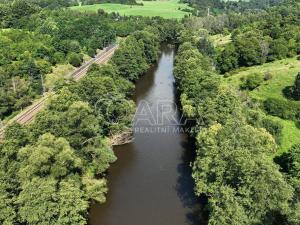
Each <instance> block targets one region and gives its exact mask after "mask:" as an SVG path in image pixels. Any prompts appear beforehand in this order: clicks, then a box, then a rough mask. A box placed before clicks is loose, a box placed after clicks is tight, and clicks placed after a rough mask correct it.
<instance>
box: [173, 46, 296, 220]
mask: <svg viewBox="0 0 300 225" xmlns="http://www.w3.org/2000/svg"><path fill="white" fill-rule="evenodd" d="M250 52H251V51H250ZM175 61H176V64H175V69H174V73H175V76H176V79H177V82H178V84H179V89H180V91H181V92H182V93H181V104H182V108H183V113H184V115H185V116H186V117H187V118H188V119H189V120H191V119H192V120H193V122H191V123H190V124H189V125H191V126H192V128H196V129H192V135H195V137H196V145H197V146H196V153H197V155H196V159H195V161H194V162H193V178H194V180H195V183H196V187H195V192H196V194H197V195H198V196H203V195H204V196H207V197H208V209H209V212H210V214H209V215H210V216H209V221H208V224H214V225H218V224H220V225H223V224H228V225H229V224H236V225H240V224H245V225H251V224H271V221H276V220H278V218H285V217H291V214H290V202H291V200H292V198H293V194H294V189H293V188H292V187H291V185H290V184H288V183H287V182H286V179H285V177H284V176H283V175H282V174H281V173H280V171H279V168H278V167H277V166H276V165H275V164H274V163H273V162H272V161H270V159H269V158H270V157H271V156H272V155H273V154H274V153H275V151H276V149H277V145H276V142H275V140H274V138H276V139H277V142H280V139H279V136H280V135H281V130H282V127H281V126H280V125H279V124H278V123H276V122H274V121H271V120H269V119H268V118H265V117H262V116H261V115H260V114H258V113H252V112H250V111H248V109H247V108H245V106H243V105H242V104H241V101H240V97H239V96H238V95H237V94H236V93H234V91H230V90H229V89H228V88H225V87H223V86H221V83H220V81H219V80H218V77H220V76H218V75H216V74H214V73H213V72H208V71H206V72H204V70H207V69H208V70H211V69H210V67H208V66H207V64H206V63H205V62H206V61H207V59H205V58H204V57H203V56H201V54H200V53H199V52H198V51H196V50H195V47H193V46H192V45H191V44H189V43H184V44H182V45H181V46H180V47H179V50H178V55H177V57H176V60H175ZM204 65H206V66H204ZM251 79H252V78H251ZM262 79H263V78H262V77H261V78H260V82H262ZM255 82H256V77H255V79H254V81H252V80H250V81H249V82H248V83H249V84H252V83H255ZM250 86H251V85H250ZM247 122H248V123H250V124H251V125H252V126H251V125H249V124H248V123H247ZM199 128H200V129H199ZM268 131H269V132H270V133H271V134H272V135H273V136H272V135H271V134H270V133H269V132H268ZM273 137H274V138H273ZM265 196H268V197H267V198H266V197H265Z"/></svg>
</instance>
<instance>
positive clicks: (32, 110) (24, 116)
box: [0, 44, 118, 139]
mask: <svg viewBox="0 0 300 225" xmlns="http://www.w3.org/2000/svg"><path fill="white" fill-rule="evenodd" d="M117 48H118V45H117V44H114V45H111V46H109V47H107V48H105V49H104V50H103V51H102V52H100V53H99V54H98V55H97V56H95V58H93V59H90V60H89V61H87V62H86V63H85V64H84V65H82V66H81V67H79V68H78V69H76V70H75V71H74V72H72V73H71V74H70V77H71V78H72V79H74V80H75V81H78V80H80V79H81V78H82V77H84V76H85V75H86V73H87V71H88V69H89V67H90V66H91V65H92V64H94V63H96V64H104V63H106V62H107V61H108V60H109V59H110V58H111V57H112V55H113V54H114V52H115V50H116V49H117ZM54 94H55V93H48V94H47V95H46V96H44V97H43V98H41V99H40V100H39V101H37V102H36V103H34V104H33V105H31V106H30V107H29V108H27V109H26V110H24V111H23V112H21V113H20V114H18V115H17V116H16V117H14V118H13V119H12V120H10V121H9V122H8V123H7V124H6V126H7V125H9V124H11V123H13V122H17V123H19V124H28V123H30V122H31V121H32V120H33V119H34V117H35V116H36V114H37V113H38V112H39V111H41V110H42V109H43V107H44V106H45V104H46V102H47V100H48V99H49V97H50V96H53V95H54ZM6 126H3V127H2V128H0V138H1V139H2V138H3V136H4V130H5V127H6Z"/></svg>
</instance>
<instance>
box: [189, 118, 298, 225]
mask: <svg viewBox="0 0 300 225" xmlns="http://www.w3.org/2000/svg"><path fill="white" fill-rule="evenodd" d="M197 145H198V148H197V159H196V161H195V162H194V165H193V171H194V172H193V177H194V179H195V181H196V190H197V192H196V193H197V194H198V195H201V194H206V195H209V196H213V197H212V199H210V200H209V201H210V204H211V206H212V209H211V210H212V216H211V218H210V222H209V224H224V223H225V224H230V223H231V219H233V221H232V222H233V223H235V224H239V222H238V221H239V219H241V221H240V222H242V224H253V223H259V221H261V220H262V218H264V217H265V216H266V215H267V214H268V212H273V211H279V212H282V213H285V212H286V210H287V206H288V202H289V201H290V200H291V197H292V193H293V192H292V191H293V189H292V188H291V187H290V186H289V185H288V184H286V182H285V180H284V177H283V176H282V174H281V173H280V172H279V171H278V168H277V167H276V166H275V165H274V164H273V163H272V162H271V161H269V160H268V159H267V155H269V154H271V153H272V152H274V149H275V142H274V140H273V138H272V136H271V135H270V134H268V133H267V132H266V131H265V130H262V129H256V128H253V127H251V126H249V125H243V124H241V123H240V122H236V123H229V124H226V125H224V126H221V125H213V126H211V127H210V128H208V129H204V130H202V131H201V133H199V134H198V136H197ZM224 186H225V187H226V186H227V187H228V188H230V189H231V191H233V190H234V192H233V193H234V195H233V196H231V202H230V201H229V202H228V199H227V198H228V196H227V195H225V193H223V192H222V191H223V187H224ZM230 189H229V190H230ZM225 190H226V189H225ZM266 195H268V198H264V197H263V196H266ZM218 197H222V198H218ZM223 201H224V202H223ZM229 203H231V204H232V206H231V207H230V206H229V205H227V206H228V207H230V208H232V207H234V205H237V207H238V210H237V211H233V212H230V213H231V214H228V209H227V207H224V208H222V207H220V205H221V206H222V205H224V204H229ZM239 216H242V217H241V218H239ZM222 221H223V222H224V223H223V222H222Z"/></svg>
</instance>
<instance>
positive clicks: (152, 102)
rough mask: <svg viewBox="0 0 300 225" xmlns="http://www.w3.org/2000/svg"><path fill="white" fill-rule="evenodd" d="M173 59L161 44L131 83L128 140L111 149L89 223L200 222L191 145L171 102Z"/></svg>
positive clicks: (195, 224)
mask: <svg viewBox="0 0 300 225" xmlns="http://www.w3.org/2000/svg"><path fill="white" fill-rule="evenodd" d="M174 57H175V50H174V48H172V47H170V46H163V47H162V54H161V56H160V58H159V60H158V63H157V64H155V65H154V66H152V67H151V68H150V69H149V71H148V72H147V73H146V74H145V75H144V76H142V77H141V78H140V79H139V80H138V81H137V82H136V90H135V95H134V100H135V102H136V104H137V108H138V109H137V113H136V116H135V119H134V142H133V143H130V144H126V145H123V146H118V147H116V148H114V151H115V154H116V156H117V157H118V160H117V162H116V163H115V164H113V165H112V166H111V168H110V169H109V171H108V181H109V185H108V187H109V192H108V195H107V201H106V203H105V204H102V205H98V204H95V205H92V207H91V210H90V215H89V224H90V225H202V224H203V225H204V224H206V223H205V222H204V221H205V220H206V219H204V217H205V216H203V214H204V213H203V209H202V208H203V207H202V205H203V203H201V202H200V200H198V198H196V197H195V195H194V192H193V188H194V182H193V179H192V178H191V168H190V166H189V165H190V162H191V161H192V160H193V146H192V144H191V143H192V141H189V138H188V136H187V134H186V133H185V132H184V131H183V126H182V121H181V113H180V110H179V106H178V104H177V102H178V96H177V92H176V87H175V80H174V76H173V66H174Z"/></svg>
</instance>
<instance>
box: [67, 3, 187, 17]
mask: <svg viewBox="0 0 300 225" xmlns="http://www.w3.org/2000/svg"><path fill="white" fill-rule="evenodd" d="M138 2H142V3H143V4H144V6H141V5H133V6H131V5H123V4H113V3H104V4H95V5H84V6H74V7H71V8H72V9H74V10H78V11H82V12H89V11H90V12H96V11H97V10H98V9H103V10H105V11H106V12H108V13H112V12H118V13H119V14H120V15H121V16H124V15H125V16H148V17H154V16H161V17H163V18H166V19H172V18H175V19H180V18H183V17H184V16H185V15H188V14H189V13H187V12H184V11H181V10H180V9H184V8H190V7H189V6H187V4H184V3H179V1H178V0H165V1H163V0H160V1H159V0H158V1H138Z"/></svg>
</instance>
